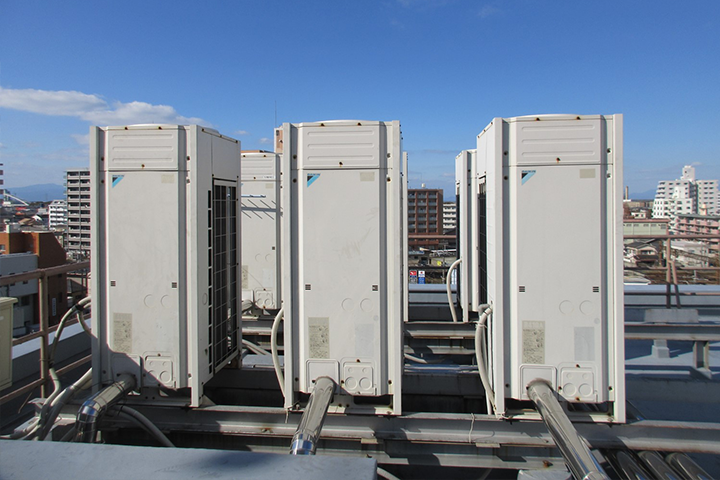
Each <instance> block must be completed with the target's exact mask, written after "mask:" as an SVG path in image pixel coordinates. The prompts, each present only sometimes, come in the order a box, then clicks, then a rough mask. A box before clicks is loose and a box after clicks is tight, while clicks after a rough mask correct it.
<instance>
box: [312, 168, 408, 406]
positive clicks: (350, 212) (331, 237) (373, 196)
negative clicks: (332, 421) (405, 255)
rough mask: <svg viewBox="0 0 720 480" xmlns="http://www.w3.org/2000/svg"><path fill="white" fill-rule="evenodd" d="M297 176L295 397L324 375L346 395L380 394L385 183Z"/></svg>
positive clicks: (367, 175) (340, 174) (337, 175)
mask: <svg viewBox="0 0 720 480" xmlns="http://www.w3.org/2000/svg"><path fill="white" fill-rule="evenodd" d="M299 175H300V178H299V179H298V183H299V190H300V201H299V212H298V216H299V218H298V221H299V237H300V239H299V241H300V245H299V250H300V252H302V257H301V259H299V261H300V266H299V267H300V268H299V285H298V288H299V290H300V295H301V297H302V302H301V304H300V305H299V307H298V309H299V315H298V319H299V321H300V322H301V326H300V331H299V332H298V333H299V340H300V355H299V358H300V365H299V369H300V379H301V380H300V390H301V391H305V392H307V391H309V390H310V389H311V384H310V382H311V381H312V380H313V379H314V378H316V377H318V376H321V375H329V376H331V377H333V378H334V379H335V380H336V381H337V382H338V383H340V382H341V381H342V382H343V386H344V388H345V390H346V391H347V392H348V393H350V394H353V395H380V394H384V391H385V389H384V385H382V383H381V382H382V381H383V380H384V378H385V375H384V374H383V373H382V370H383V369H384V368H385V364H384V360H385V358H386V351H385V350H386V348H387V336H386V329H387V325H386V322H387V314H386V312H385V311H384V310H383V305H385V304H386V302H387V299H386V298H383V295H384V294H383V284H384V283H385V281H384V279H385V275H386V272H385V268H384V266H383V265H381V262H380V258H381V257H382V255H381V248H382V246H381V243H380V242H381V238H385V237H384V236H383V234H384V231H382V223H383V216H382V215H381V209H382V208H384V205H381V202H380V199H381V195H382V194H383V191H382V189H381V187H380V182H385V181H386V180H385V175H384V174H383V175H381V174H380V172H378V171H362V170H344V169H343V170H325V171H322V172H321V173H320V174H319V175H318V174H317V173H315V172H312V171H304V172H299ZM316 175H318V176H316ZM358 198H361V199H362V201H357V199H358ZM398 320H399V319H398Z"/></svg>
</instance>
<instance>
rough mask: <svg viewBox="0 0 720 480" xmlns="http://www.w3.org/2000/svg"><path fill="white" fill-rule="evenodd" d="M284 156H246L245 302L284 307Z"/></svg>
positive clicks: (244, 161) (271, 308) (243, 179)
mask: <svg viewBox="0 0 720 480" xmlns="http://www.w3.org/2000/svg"><path fill="white" fill-rule="evenodd" d="M279 170H280V155H278V154H276V153H272V152H243V154H242V209H241V211H242V250H243V258H242V290H243V300H252V302H253V304H254V305H255V306H256V307H257V308H260V309H268V310H275V309H279V308H280V300H279V296H280V279H281V275H280V215H279V212H280V178H279V177H280V175H279Z"/></svg>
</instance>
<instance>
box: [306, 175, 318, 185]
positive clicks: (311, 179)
mask: <svg viewBox="0 0 720 480" xmlns="http://www.w3.org/2000/svg"><path fill="white" fill-rule="evenodd" d="M319 176H320V174H319V173H308V174H307V186H308V187H309V186H310V185H312V184H313V182H314V181H315V180H317V179H318V177H319Z"/></svg>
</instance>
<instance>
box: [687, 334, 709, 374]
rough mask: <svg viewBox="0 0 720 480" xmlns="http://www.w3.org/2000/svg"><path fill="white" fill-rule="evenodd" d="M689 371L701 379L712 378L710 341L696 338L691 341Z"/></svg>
mask: <svg viewBox="0 0 720 480" xmlns="http://www.w3.org/2000/svg"><path fill="white" fill-rule="evenodd" d="M691 373H692V374H693V375H694V376H697V377H700V378H701V379H703V380H712V371H710V342H708V341H707V340H696V341H695V343H693V370H692V372H691Z"/></svg>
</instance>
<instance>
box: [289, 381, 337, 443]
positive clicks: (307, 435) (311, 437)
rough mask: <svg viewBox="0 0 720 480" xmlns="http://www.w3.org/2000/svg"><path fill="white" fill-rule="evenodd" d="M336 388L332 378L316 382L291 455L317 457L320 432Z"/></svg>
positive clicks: (296, 433)
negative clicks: (316, 450)
mask: <svg viewBox="0 0 720 480" xmlns="http://www.w3.org/2000/svg"><path fill="white" fill-rule="evenodd" d="M335 386H336V385H335V381H334V380H333V379H332V378H330V377H320V378H318V379H317V380H315V388H314V389H313V391H312V393H311V394H310V400H308V404H307V407H306V408H305V412H303V415H302V418H301V419H300V425H298V428H297V430H296V431H295V435H293V440H292V446H291V447H290V454H291V455H315V449H316V448H317V441H318V439H319V438H320V431H321V430H322V426H323V423H325V417H326V416H327V411H328V407H330V403H332V400H333V396H334V394H335Z"/></svg>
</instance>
